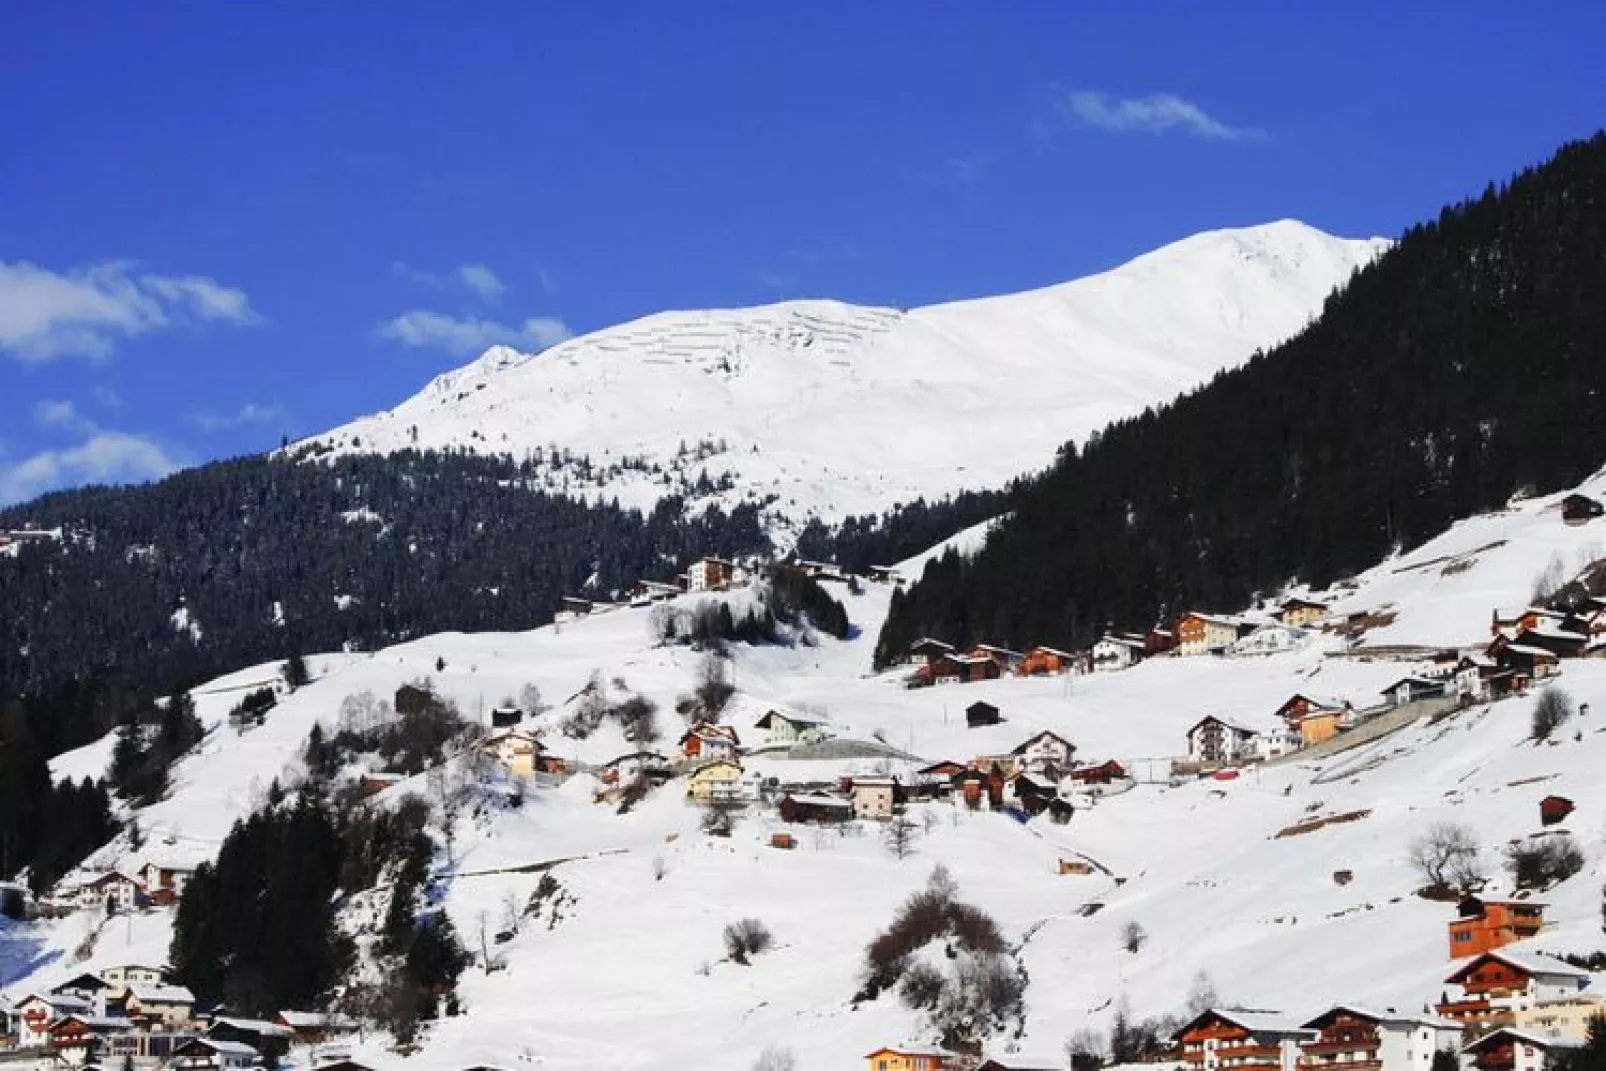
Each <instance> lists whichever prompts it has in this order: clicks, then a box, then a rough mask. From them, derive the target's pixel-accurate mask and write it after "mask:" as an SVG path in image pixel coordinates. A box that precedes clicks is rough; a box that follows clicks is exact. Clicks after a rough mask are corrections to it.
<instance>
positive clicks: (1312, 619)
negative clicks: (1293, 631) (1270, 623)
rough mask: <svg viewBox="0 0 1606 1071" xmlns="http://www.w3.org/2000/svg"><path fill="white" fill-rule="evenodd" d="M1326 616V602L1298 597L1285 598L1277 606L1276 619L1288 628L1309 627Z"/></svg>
mask: <svg viewBox="0 0 1606 1071" xmlns="http://www.w3.org/2000/svg"><path fill="white" fill-rule="evenodd" d="M1326 616H1327V604H1326V603H1325V602H1317V601H1315V600H1314V599H1301V598H1298V597H1295V598H1291V599H1286V600H1284V601H1283V604H1282V606H1280V607H1278V608H1277V620H1278V621H1281V622H1282V623H1283V624H1284V625H1286V626H1288V627H1289V628H1301V629H1302V628H1309V627H1310V626H1311V625H1314V624H1315V623H1316V622H1318V621H1320V620H1321V619H1322V618H1324V617H1326Z"/></svg>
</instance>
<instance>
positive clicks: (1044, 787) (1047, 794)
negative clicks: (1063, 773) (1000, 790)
mask: <svg viewBox="0 0 1606 1071" xmlns="http://www.w3.org/2000/svg"><path fill="white" fill-rule="evenodd" d="M1009 794H1010V795H1011V796H1013V797H1014V800H1015V805H1016V806H1017V807H1019V808H1020V809H1021V810H1023V811H1025V812H1026V813H1027V814H1028V815H1039V814H1042V813H1043V812H1044V811H1046V810H1048V806H1049V804H1050V803H1052V802H1053V801H1054V800H1055V799H1057V798H1058V797H1059V790H1058V789H1057V788H1056V786H1055V784H1054V782H1053V781H1051V780H1049V779H1048V778H1046V777H1044V776H1043V775H1041V774H1034V773H1031V772H1029V771H1026V770H1019V771H1017V772H1016V773H1014V774H1012V775H1011V776H1010V778H1009Z"/></svg>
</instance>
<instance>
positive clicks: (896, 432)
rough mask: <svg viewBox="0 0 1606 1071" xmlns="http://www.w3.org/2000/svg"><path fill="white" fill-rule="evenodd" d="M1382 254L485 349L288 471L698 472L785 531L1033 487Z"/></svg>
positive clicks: (642, 489) (635, 481)
mask: <svg viewBox="0 0 1606 1071" xmlns="http://www.w3.org/2000/svg"><path fill="white" fill-rule="evenodd" d="M1387 245H1388V243H1387V242H1385V241H1383V240H1382V239H1376V238H1374V239H1369V240H1365V241H1348V240H1344V239H1339V238H1335V237H1332V236H1331V235H1328V234H1324V233H1322V232H1321V231H1318V230H1316V229H1314V228H1312V227H1309V226H1306V225H1304V224H1301V223H1297V222H1294V221H1283V222H1279V223H1272V224H1268V225H1265V226H1260V227H1250V228H1245V229H1241V230H1224V231H1215V232H1210V233H1206V234H1200V235H1195V236H1194V237H1191V238H1187V239H1184V240H1182V241H1179V242H1177V243H1175V244H1173V245H1169V246H1166V247H1164V248H1161V249H1158V250H1155V251H1154V252H1152V253H1148V254H1146V255H1144V256H1141V257H1138V258H1137V259H1136V260H1133V261H1131V262H1130V263H1128V264H1125V265H1122V266H1121V267H1118V268H1116V269H1114V270H1112V271H1109V272H1105V273H1103V274H1100V275H1094V276H1090V277H1088V278H1085V279H1079V280H1076V281H1074V282H1069V283H1064V284H1061V285H1058V286H1051V287H1048V288H1046V289H1042V290H1036V291H1031V292H1028V293H1023V294H1012V295H1006V296H1001V297H990V298H982V299H979V300H973V301H962V302H955V303H952V304H946V305H934V306H930V307H927V308H918V309H913V310H909V311H901V310H896V309H887V308H865V307H859V306H853V305H847V304H844V303H841V302H835V301H796V302H786V303H783V304H778V305H767V306H761V307H758V308H749V309H720V310H709V311H696V312H667V313H661V314H658V315H655V316H649V317H646V318H644V319H641V320H637V321H635V322H632V323H628V324H623V325H621V326H618V327H612V328H608V329H606V330H603V331H598V332H596V333H594V334H590V335H585V336H583V337H580V338H576V339H572V340H570V341H568V342H564V343H562V344H561V345H558V346H554V347H553V348H552V349H550V350H547V351H545V352H542V353H539V354H520V353H516V352H514V351H513V350H510V349H506V348H496V349H492V350H490V351H488V352H487V353H486V354H485V355H484V356H482V357H481V358H479V359H478V360H476V361H474V362H472V363H470V364H468V365H466V366H464V367H462V368H459V369H456V370H454V371H451V372H448V373H446V374H444V375H442V376H439V377H438V378H436V379H435V380H434V381H432V382H431V383H430V384H429V385H428V386H427V387H425V388H424V389H423V390H422V391H420V392H419V393H418V394H417V395H415V396H414V397H412V398H409V399H408V400H406V401H404V402H402V403H401V404H400V405H398V406H396V407H395V408H394V409H391V410H389V411H387V412H383V413H379V414H376V415H374V416H369V417H364V418H362V419H360V420H357V421H355V422H353V423H351V424H348V425H346V426H344V427H340V428H336V429H334V430H333V431H330V432H327V433H326V434H323V435H320V436H316V437H314V438H312V439H311V440H308V441H306V442H305V443H302V444H297V446H296V447H295V448H294V449H295V450H296V451H297V453H298V454H299V453H317V454H323V453H326V452H328V451H334V452H337V453H344V452H351V451H375V452H380V453H385V452H390V451H395V450H401V449H405V448H409V447H416V448H420V449H447V448H462V449H467V450H472V451H478V452H487V453H504V452H505V453H509V454H511V455H513V456H514V457H515V458H520V459H522V458H524V457H525V456H527V455H530V454H533V453H535V452H537V451H539V452H541V453H542V460H543V462H544V466H543V471H544V472H545V479H546V482H547V485H548V486H549V487H551V488H552V489H554V490H562V491H566V492H579V493H583V494H587V495H590V496H593V497H599V498H600V497H605V498H610V499H611V498H618V499H619V500H620V501H621V502H623V503H625V504H627V505H636V506H639V507H642V508H649V507H650V506H651V505H652V504H653V503H654V502H655V501H656V500H657V499H659V498H660V497H662V496H663V495H664V494H665V493H666V491H665V488H666V487H668V486H672V481H673V480H687V481H692V482H693V483H694V484H695V482H696V481H698V480H699V478H700V477H701V476H703V475H705V474H706V476H707V479H708V484H706V485H703V486H702V487H701V488H700V489H699V490H700V492H701V495H700V498H701V499H702V500H718V501H722V502H723V503H724V504H725V505H726V506H727V507H728V506H730V505H733V504H735V503H737V502H741V501H758V502H761V503H763V504H765V505H766V506H767V507H768V509H767V511H766V512H767V515H768V516H769V518H770V519H771V521H772V523H779V522H784V523H780V524H779V526H780V528H781V529H782V530H783V531H784V530H786V529H787V528H788V527H789V526H797V525H801V524H802V523H804V522H805V521H806V520H807V519H808V518H810V517H816V516H818V517H823V518H825V519H827V520H831V519H840V518H842V517H845V516H849V515H853V514H863V513H880V512H881V511H883V510H885V509H887V508H889V507H890V506H891V505H893V504H894V503H897V502H907V501H911V500H913V499H915V498H917V497H921V496H924V497H926V498H937V497H942V496H944V495H947V494H950V493H955V492H958V491H961V490H965V489H979V488H987V487H999V486H1002V485H1003V484H1005V483H1006V482H1008V481H1009V480H1011V479H1013V478H1015V477H1017V476H1020V475H1022V474H1023V473H1026V472H1030V471H1035V470H1036V469H1038V468H1041V467H1042V466H1043V465H1045V464H1047V463H1048V462H1049V461H1050V460H1051V459H1052V457H1053V456H1054V451H1055V450H1056V449H1058V448H1059V447H1060V446H1061V444H1063V443H1065V442H1066V441H1080V440H1082V439H1083V438H1085V437H1086V436H1087V435H1088V434H1089V433H1091V432H1093V431H1094V430H1096V429H1098V428H1100V427H1102V426H1104V425H1105V424H1107V423H1109V422H1110V421H1111V420H1114V419H1117V418H1119V417H1124V416H1129V415H1131V414H1133V413H1136V412H1140V411H1141V410H1142V409H1143V408H1144V407H1145V406H1148V405H1152V404H1155V403H1157V402H1161V401H1165V400H1167V399H1169V398H1171V397H1173V396H1175V395H1176V394H1177V393H1179V392H1180V391H1183V390H1186V389H1187V388H1189V387H1192V386H1194V385H1195V384H1198V383H1200V382H1203V381H1204V380H1206V379H1208V378H1209V377H1210V376H1212V375H1214V374H1215V373H1216V372H1218V371H1220V370H1221V369H1223V368H1229V367H1232V366H1234V365H1236V364H1238V363H1239V362H1241V361H1243V360H1244V359H1246V358H1247V357H1248V356H1249V355H1250V354H1251V353H1252V352H1254V351H1255V350H1257V349H1260V348H1263V347H1265V346H1268V345H1271V344H1272V343H1275V342H1277V341H1279V340H1281V339H1284V338H1287V337H1288V336H1289V335H1291V334H1293V333H1294V332H1295V331H1297V330H1299V329H1300V328H1301V327H1303V326H1304V325H1305V324H1306V323H1307V322H1308V321H1309V320H1310V318H1311V317H1312V316H1313V315H1314V314H1315V312H1316V311H1317V310H1318V309H1319V308H1320V306H1321V302H1322V300H1323V299H1324V298H1325V297H1326V296H1327V295H1328V294H1329V293H1330V292H1331V291H1332V290H1333V289H1334V288H1335V287H1337V286H1340V285H1342V284H1343V283H1344V282H1345V280H1346V279H1348V278H1349V276H1350V275H1351V274H1352V273H1353V272H1354V271H1355V269H1356V268H1357V267H1359V266H1361V265H1363V264H1366V263H1367V262H1369V261H1370V260H1371V259H1372V258H1373V257H1375V256H1376V255H1377V254H1378V253H1379V252H1380V251H1381V250H1382V249H1384V248H1385V247H1386V246H1387ZM554 454H556V455H557V456H556V457H554ZM566 455H567V456H566ZM575 458H584V459H588V464H585V465H581V464H580V463H578V462H577V461H576V460H575Z"/></svg>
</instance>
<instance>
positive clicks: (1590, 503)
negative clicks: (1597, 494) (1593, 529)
mask: <svg viewBox="0 0 1606 1071" xmlns="http://www.w3.org/2000/svg"><path fill="white" fill-rule="evenodd" d="M1602 513H1606V506H1602V505H1601V504H1600V503H1599V502H1598V501H1596V500H1595V499H1593V498H1590V497H1589V496H1588V495H1579V494H1572V495H1568V496H1567V497H1566V498H1564V499H1562V500H1561V519H1562V521H1563V522H1565V523H1567V524H1572V525H1578V524H1588V523H1589V522H1590V521H1592V520H1594V519H1595V518H1596V517H1599V516H1600V515H1601V514H1602Z"/></svg>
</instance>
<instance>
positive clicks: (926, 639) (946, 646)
mask: <svg viewBox="0 0 1606 1071" xmlns="http://www.w3.org/2000/svg"><path fill="white" fill-rule="evenodd" d="M953 653H954V645H953V644H951V643H944V642H943V641H942V640H934V639H932V638H931V637H930V636H922V637H921V638H920V639H918V640H916V641H915V642H913V643H911V644H910V645H909V650H908V651H907V652H905V654H904V661H905V662H925V663H926V664H927V665H930V664H931V663H932V662H935V661H936V660H937V659H939V658H942V657H943V656H945V655H951V654H953Z"/></svg>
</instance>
